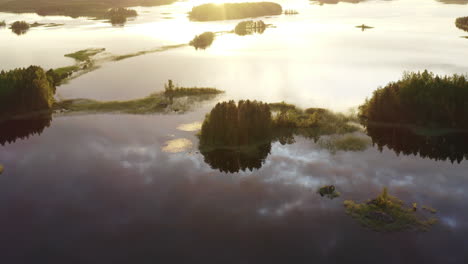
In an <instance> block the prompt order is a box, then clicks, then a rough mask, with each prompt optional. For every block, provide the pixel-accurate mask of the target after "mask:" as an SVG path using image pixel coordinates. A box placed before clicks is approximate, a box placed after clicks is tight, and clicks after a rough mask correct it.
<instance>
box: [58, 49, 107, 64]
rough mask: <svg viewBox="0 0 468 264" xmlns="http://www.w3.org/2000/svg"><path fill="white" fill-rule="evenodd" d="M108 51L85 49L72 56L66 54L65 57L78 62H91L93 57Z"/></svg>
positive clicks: (71, 54)
mask: <svg viewBox="0 0 468 264" xmlns="http://www.w3.org/2000/svg"><path fill="white" fill-rule="evenodd" d="M105 50H106V49H85V50H80V51H77V52H73V53H70V54H65V57H69V58H73V59H75V60H76V61H79V62H83V61H89V60H90V59H91V57H93V56H95V55H97V54H99V53H101V52H103V51H105Z"/></svg>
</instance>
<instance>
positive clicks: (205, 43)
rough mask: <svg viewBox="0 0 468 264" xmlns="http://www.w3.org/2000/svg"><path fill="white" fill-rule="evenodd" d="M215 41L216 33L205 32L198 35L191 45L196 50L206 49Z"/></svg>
mask: <svg viewBox="0 0 468 264" xmlns="http://www.w3.org/2000/svg"><path fill="white" fill-rule="evenodd" d="M214 39H215V33H214V32H204V33H202V34H200V35H196V36H195V37H194V38H193V39H192V40H191V41H190V43H189V45H190V46H193V47H194V48H195V49H197V50H198V49H206V48H208V47H209V46H211V44H213V41H214Z"/></svg>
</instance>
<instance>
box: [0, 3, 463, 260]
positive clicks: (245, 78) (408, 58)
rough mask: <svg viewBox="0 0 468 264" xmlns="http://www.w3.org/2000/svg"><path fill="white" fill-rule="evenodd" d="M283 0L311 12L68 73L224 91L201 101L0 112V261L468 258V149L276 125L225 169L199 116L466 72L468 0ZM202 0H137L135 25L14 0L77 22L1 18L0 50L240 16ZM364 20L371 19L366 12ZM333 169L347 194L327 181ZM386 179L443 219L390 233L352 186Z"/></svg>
mask: <svg viewBox="0 0 468 264" xmlns="http://www.w3.org/2000/svg"><path fill="white" fill-rule="evenodd" d="M277 2H278V3H281V4H282V5H283V8H293V9H297V10H299V12H300V14H299V15H297V16H284V15H282V16H275V17H269V18H262V20H264V21H265V22H266V23H269V24H272V25H273V26H274V27H272V28H268V29H267V30H266V31H265V32H264V33H263V34H256V35H250V36H244V37H241V36H237V35H234V34H221V35H219V36H217V37H216V39H215V41H214V43H213V45H212V46H211V47H209V48H208V49H206V50H198V51H196V50H195V49H194V48H193V47H189V46H187V47H182V48H178V49H172V50H168V51H164V52H157V53H152V54H148V55H144V56H139V57H134V58H130V59H127V60H123V61H119V62H109V63H105V64H103V65H102V67H101V68H100V69H98V70H96V71H93V72H90V73H88V74H86V75H83V76H81V77H79V78H77V79H74V80H72V81H71V82H70V83H68V84H66V85H63V86H61V87H59V88H58V94H59V96H60V97H63V98H76V97H83V98H92V99H100V100H111V99H112V100H113V99H119V100H120V99H132V98H139V97H142V96H145V95H147V94H149V93H151V92H154V91H159V90H162V89H163V83H164V82H165V81H167V79H173V80H174V81H175V82H177V83H178V84H180V85H183V86H215V87H217V88H218V89H222V90H225V91H226V93H225V94H224V95H221V96H219V97H217V99H215V100H212V101H210V102H206V103H204V104H203V105H199V106H196V107H194V111H191V112H188V113H185V114H167V115H162V114H156V115H119V114H101V115H86V114H83V115H73V116H70V115H68V116H67V115H54V116H52V117H51V120H49V119H46V120H45V121H43V122H37V123H34V124H33V123H26V124H18V123H16V124H9V125H8V126H7V125H3V126H0V128H1V130H0V142H1V143H4V145H3V146H0V164H3V165H4V166H5V171H4V173H3V174H2V175H1V176H0V253H1V254H0V261H1V262H2V263H189V262H191V263H202V262H204V263H221V262H222V263H368V262H380V263H467V262H468V253H467V251H466V245H467V239H466V237H467V236H468V211H467V210H466V209H467V205H466V201H467V200H468V197H467V196H468V194H467V192H466V189H467V188H468V162H467V160H466V159H465V160H462V161H461V162H460V163H458V162H454V163H452V162H450V161H449V160H437V151H436V152H435V153H436V154H434V156H430V157H426V158H424V157H421V156H420V155H418V154H417V153H416V154H411V155H406V154H404V152H405V151H403V152H402V153H399V154H397V153H396V152H395V151H393V150H391V149H389V148H388V147H384V148H383V149H382V150H381V151H380V150H379V149H378V147H377V146H375V147H369V148H368V149H367V150H365V151H362V152H344V151H338V152H336V153H330V152H329V151H328V150H326V149H323V148H321V147H320V145H319V144H317V143H314V142H313V141H311V140H308V139H305V138H302V137H296V139H295V140H296V142H295V143H293V144H289V145H282V144H280V143H278V142H275V143H272V144H271V150H270V152H269V153H266V155H265V157H259V160H263V161H262V162H260V166H256V167H257V168H256V169H253V170H252V171H251V170H245V171H242V170H240V171H239V172H237V173H224V172H221V171H220V170H219V169H214V168H220V167H221V168H222V167H224V166H230V160H224V159H220V160H217V161H216V162H217V163H216V164H213V161H212V160H208V159H206V158H205V157H204V156H203V155H202V154H200V153H199V151H198V138H197V136H196V133H197V131H196V127H197V125H196V124H195V125H194V124H193V123H194V122H201V121H203V118H204V116H205V114H206V113H208V112H209V111H210V109H211V107H212V106H214V104H215V103H216V102H217V101H220V100H225V99H236V100H237V99H258V100H264V101H268V102H275V101H283V100H284V101H287V102H290V103H294V104H297V105H299V106H302V107H327V108H330V109H333V110H337V111H345V110H347V109H348V108H350V107H356V106H357V105H359V104H360V103H361V102H363V100H364V99H365V98H366V97H368V96H370V95H371V93H372V91H373V90H375V89H376V88H377V87H378V86H380V85H385V84H386V83H388V82H390V81H394V80H397V79H398V78H400V76H401V74H402V72H403V71H405V70H424V69H429V70H432V71H434V72H436V73H440V74H453V73H466V72H467V69H468V60H466V58H467V57H468V40H467V39H463V38H460V36H464V35H468V32H463V31H461V30H459V29H457V28H456V27H455V25H454V19H455V18H456V17H459V16H466V15H468V5H466V4H467V3H468V2H467V1H435V0H395V1H362V2H361V1H358V0H356V1H323V2H324V4H323V5H319V4H317V2H316V1H310V2H309V1H305V0H304V1H298V0H293V1H277ZM327 2H340V3H338V4H328V3H327ZM346 2H352V3H346ZM444 2H445V3H444ZM199 3H202V1H187V2H177V3H175V4H173V5H169V6H162V7H153V8H140V7H139V8H136V9H137V10H138V11H139V13H140V16H139V17H137V18H136V19H135V20H133V21H129V22H128V23H127V24H126V25H125V26H124V27H112V26H111V25H110V24H108V23H106V22H104V21H93V20H88V19H85V18H79V19H71V18H67V17H40V16H37V15H34V14H6V13H0V21H1V20H4V19H5V20H6V21H7V22H8V23H11V22H13V21H16V20H26V21H28V22H34V21H38V22H41V23H52V22H53V23H64V24H65V25H64V26H61V27H54V28H43V27H42V28H41V27H40V28H32V29H31V30H30V31H29V32H28V33H27V34H25V35H22V36H17V35H15V34H13V33H12V32H11V31H10V30H8V29H5V28H4V29H0V40H1V41H0V59H1V62H2V63H1V66H0V68H1V69H3V70H8V69H11V68H15V67H24V66H28V65H30V64H37V65H41V66H43V67H47V68H49V67H61V66H67V65H71V64H73V60H71V59H69V58H66V57H63V55H64V54H66V53H70V52H74V51H77V50H80V49H84V48H91V47H95V48H106V52H107V53H108V54H127V53H133V52H138V51H142V50H151V49H154V48H158V47H161V46H165V45H174V44H181V43H187V42H189V41H190V40H191V39H192V38H193V37H194V35H196V34H200V33H202V32H204V31H229V30H232V29H234V27H235V25H236V24H237V22H239V21H222V22H204V23H194V22H189V21H188V19H187V18H186V12H188V11H189V10H190V9H191V7H192V6H193V5H197V4H199ZM363 23H364V24H366V25H369V26H373V27H374V28H373V29H369V30H366V31H361V30H360V29H358V28H355V26H356V25H361V24H363ZM361 136H365V135H361ZM461 137H463V136H461ZM463 139H464V138H463ZM460 141H461V142H462V143H458V145H460V144H462V145H463V146H464V144H466V140H460ZM447 144H448V145H450V146H453V147H454V148H456V146H457V143H454V142H448V143H447ZM409 152H412V151H408V153H409ZM328 184H333V185H335V186H336V187H337V189H338V190H339V191H340V192H341V197H339V198H337V199H334V200H328V199H324V198H322V197H320V196H319V195H318V194H317V193H316V190H317V189H318V188H319V187H320V186H323V185H328ZM384 186H387V187H388V188H389V189H390V193H392V194H394V195H396V196H398V197H399V198H401V199H402V200H405V201H407V202H408V203H409V202H417V203H418V204H420V205H430V206H432V207H434V208H436V209H438V213H437V214H436V216H437V217H438V219H439V223H438V224H437V225H435V226H434V227H433V228H432V229H431V230H430V231H428V232H423V233H417V232H400V233H391V234H386V233H376V232H373V231H370V230H367V229H365V228H363V227H361V226H360V225H359V224H358V223H357V222H355V221H354V220H353V219H351V218H350V217H348V216H347V215H346V214H345V212H344V208H343V201H344V200H345V199H353V200H358V201H363V200H366V199H369V198H372V197H375V196H376V195H377V194H378V193H379V192H380V190H381V188H382V187H384Z"/></svg>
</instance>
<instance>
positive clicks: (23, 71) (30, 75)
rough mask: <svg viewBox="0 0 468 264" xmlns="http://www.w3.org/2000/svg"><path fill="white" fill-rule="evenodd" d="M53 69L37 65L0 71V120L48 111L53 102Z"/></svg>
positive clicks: (54, 88)
mask: <svg viewBox="0 0 468 264" xmlns="http://www.w3.org/2000/svg"><path fill="white" fill-rule="evenodd" d="M52 72H53V71H48V72H46V71H45V70H44V69H42V68H41V67H38V66H30V67H28V68H19V69H14V70H10V71H7V72H5V71H1V72H0V120H2V119H5V118H11V117H14V116H18V115H24V114H31V113H35V112H38V111H50V110H51V108H52V105H53V104H54V102H55V99H54V94H55V90H56V86H55V83H56V80H54V77H53V76H52V74H51V73H52Z"/></svg>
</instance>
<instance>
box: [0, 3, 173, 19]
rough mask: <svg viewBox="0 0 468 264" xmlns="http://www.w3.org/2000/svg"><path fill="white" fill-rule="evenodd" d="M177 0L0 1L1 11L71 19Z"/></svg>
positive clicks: (98, 15)
mask: <svg viewBox="0 0 468 264" xmlns="http://www.w3.org/2000/svg"><path fill="white" fill-rule="evenodd" d="M175 1H176V0H0V11H3V12H15V13H29V12H34V13H37V14H39V15H65V16H71V17H79V16H89V17H102V16H105V14H106V12H107V10H108V9H109V8H114V7H131V6H157V5H166V4H172V3H174V2H175Z"/></svg>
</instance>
